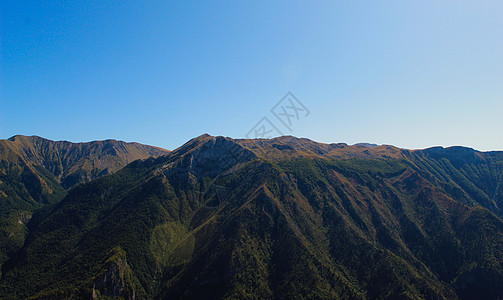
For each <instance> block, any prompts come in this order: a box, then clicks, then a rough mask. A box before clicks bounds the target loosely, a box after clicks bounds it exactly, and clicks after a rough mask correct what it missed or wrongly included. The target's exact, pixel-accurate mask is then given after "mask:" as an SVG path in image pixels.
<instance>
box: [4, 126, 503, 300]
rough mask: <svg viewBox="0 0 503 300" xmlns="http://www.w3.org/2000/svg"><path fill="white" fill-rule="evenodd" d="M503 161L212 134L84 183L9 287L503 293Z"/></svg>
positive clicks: (64, 294) (238, 294)
mask: <svg viewBox="0 0 503 300" xmlns="http://www.w3.org/2000/svg"><path fill="white" fill-rule="evenodd" d="M502 163H503V156H502V154H501V153H499V152H494V153H481V152H477V151H474V150H471V149H467V148H448V149H443V148H435V149H427V150H419V151H409V150H404V149H398V148H395V147H392V146H377V147H372V148H369V147H365V146H347V145H345V144H330V145H328V144H320V143H315V142H313V141H310V140H307V139H297V138H293V137H281V138H277V139H272V140H232V139H229V138H223V137H212V136H208V135H203V136H201V137H198V138H196V139H193V140H191V141H189V142H188V143H186V144H185V145H183V146H182V147H180V148H179V149H177V150H175V151H173V152H171V153H170V154H169V155H166V156H162V157H158V158H150V159H147V160H144V161H137V162H134V163H131V164H129V165H128V166H127V167H125V168H124V169H122V170H120V171H118V172H116V173H115V174H113V175H111V176H106V177H103V178H98V179H96V180H93V181H91V182H89V183H87V184H83V185H80V186H78V187H76V188H74V189H73V190H71V191H70V193H69V194H68V196H66V197H65V199H64V200H62V201H61V202H60V203H58V204H57V205H56V206H55V207H54V209H52V210H51V211H50V212H49V213H48V214H47V216H46V217H44V218H41V219H39V220H37V226H36V227H35V229H34V231H33V232H31V233H30V234H29V236H28V237H27V240H26V243H25V245H24V247H23V248H22V249H21V250H20V251H19V252H18V253H17V256H16V257H14V258H13V259H11V260H10V261H9V263H8V264H7V266H6V267H5V268H4V275H3V277H2V281H1V285H0V286H1V287H0V293H1V294H3V295H6V298H7V299H9V298H12V299H15V298H23V297H30V296H31V297H34V298H40V297H50V298H69V297H74V298H83V297H90V296H96V297H101V296H119V297H122V298H128V299H132V298H135V297H136V298H141V299H143V298H163V299H164V298H165V299H171V298H174V299H195V298H196V299H201V298H212V299H213V298H228V299H230V298H277V299H290V298H306V299H307V298H309V299H338V298H341V299H376V298H394V299H395V298H396V299H453V298H462V299H477V298H478V299H480V298H484V299H495V298H497V297H498V296H499V297H502V296H503V295H502V290H503V289H502V287H503V265H502V264H503V221H502V220H501V219H500V217H498V215H499V214H500V212H499V207H500V203H501V195H500V187H501V183H502V177H501V175H502V172H501V166H502ZM106 274H108V275H107V276H105V275H106Z"/></svg>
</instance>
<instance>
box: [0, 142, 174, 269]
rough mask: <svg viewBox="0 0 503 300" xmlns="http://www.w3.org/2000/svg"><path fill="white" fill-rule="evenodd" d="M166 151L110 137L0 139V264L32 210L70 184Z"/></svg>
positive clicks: (23, 230)
mask: <svg viewBox="0 0 503 300" xmlns="http://www.w3.org/2000/svg"><path fill="white" fill-rule="evenodd" d="M165 153H168V151H166V150H163V149H159V148H155V147H151V146H147V145H142V144H138V143H125V142H121V141H115V140H107V141H97V142H89V143H70V142H64V141H59V142H55V141H51V140H47V139H43V138H40V137H36V136H31V137H28V136H14V137H12V138H10V139H8V140H0V265H2V264H3V262H4V261H5V260H6V259H7V258H8V256H9V255H10V254H12V253H13V252H15V251H16V250H17V249H19V247H21V246H22V245H23V242H24V238H25V235H26V233H27V229H28V228H27V224H28V222H29V220H30V218H31V217H32V215H33V213H34V212H35V211H36V210H37V209H40V208H42V207H44V206H45V205H47V204H52V203H57V202H58V201H60V200H61V199H63V197H64V196H65V195H66V193H67V191H68V190H69V189H71V188H72V187H74V186H76V185H78V184H80V183H83V182H89V181H91V180H92V179H95V178H98V177H101V176H103V175H107V174H110V173H113V172H116V171H117V170H119V169H121V168H123V167H124V166H126V165H127V164H128V163H130V162H132V161H134V160H137V159H145V158H148V157H151V156H158V155H161V154H165Z"/></svg>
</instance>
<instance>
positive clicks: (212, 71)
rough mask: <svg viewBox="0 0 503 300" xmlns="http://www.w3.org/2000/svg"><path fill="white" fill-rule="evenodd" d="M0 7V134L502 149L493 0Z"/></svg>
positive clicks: (168, 143) (502, 44)
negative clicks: (289, 138)
mask: <svg viewBox="0 0 503 300" xmlns="http://www.w3.org/2000/svg"><path fill="white" fill-rule="evenodd" d="M0 14H1V15H0V18H1V28H0V138H8V137H10V136H12V135H15V134H24V135H39V136H42V137H46V138H49V139H54V140H70V141H74V142H78V141H90V140H98V139H107V138H114V139H120V140H126V141H138V142H142V143H147V144H152V145H156V146H160V147H164V148H168V149H174V148H176V147H178V146H180V145H181V144H182V143H184V142H185V141H187V140H188V139H190V138H192V137H195V136H198V135H200V134H202V133H206V132H207V133H209V134H212V135H224V136H231V137H235V138H241V137H245V136H246V135H247V133H249V132H250V130H251V129H252V128H253V127H254V126H255V125H256V124H257V122H259V121H260V120H262V121H263V123H262V125H263V124H264V122H265V121H264V120H263V119H262V118H263V117H265V118H266V121H269V123H267V122H266V123H265V124H266V125H270V124H272V125H274V126H275V127H276V129H277V131H280V132H281V133H282V134H291V135H295V136H299V137H308V138H310V139H313V140H316V141H321V142H346V143H349V144H353V143H357V142H370V143H377V144H393V145H396V146H399V147H404V148H425V147H430V146H436V145H443V146H449V145H465V146H470V147H474V148H476V149H480V150H495V149H499V150H503V138H502V132H503V117H502V114H503V18H502V17H501V16H502V14H503V1H501V0H494V1H460V0H456V1H454V0H446V1H403V0H400V1H398V0H397V1H316V2H315V1H309V2H308V1H227V2H222V1H208V2H202V1H87V0H86V1H66V0H65V1H63V0H62V1H41V0H36V1H22V0H16V1H7V0H6V1H1V2H0ZM288 91H291V92H292V93H293V95H295V97H296V98H297V99H298V100H299V101H300V103H302V104H303V105H304V108H305V109H304V110H303V111H297V113H299V118H298V119H297V116H295V117H291V118H290V121H291V124H287V122H285V124H287V125H289V126H288V128H287V127H286V126H285V124H283V123H281V122H280V120H279V119H278V118H277V117H276V116H275V115H274V114H273V112H272V111H271V109H272V108H273V107H274V106H275V105H276V104H277V103H278V102H279V101H280V100H281V99H282V97H283V96H284V95H285V94H286V93H287V92H288ZM287 100H288V99H287ZM285 101H286V100H285ZM282 103H283V104H284V103H285V102H282ZM295 103H296V104H298V102H295ZM283 104H280V106H277V107H276V108H280V107H282V106H284V105H283ZM284 107H286V109H287V110H288V106H284ZM307 110H308V111H309V114H308V115H307V116H306V114H307ZM294 112H295V111H293V110H291V111H290V114H291V115H295V114H294ZM279 116H280V118H281V116H284V115H279ZM283 120H285V119H283ZM260 126H261V125H260V124H259V126H258V127H260ZM256 128H257V127H255V129H256ZM253 132H255V131H253Z"/></svg>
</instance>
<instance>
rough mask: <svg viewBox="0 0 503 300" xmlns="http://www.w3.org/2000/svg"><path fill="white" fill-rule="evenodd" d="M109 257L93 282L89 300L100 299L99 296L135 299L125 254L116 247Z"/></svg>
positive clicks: (133, 285)
mask: <svg viewBox="0 0 503 300" xmlns="http://www.w3.org/2000/svg"><path fill="white" fill-rule="evenodd" d="M110 253H111V256H110V257H109V258H108V259H107V260H106V261H105V266H104V269H103V271H102V272H101V274H100V275H98V276H97V277H96V279H95V280H94V285H93V288H92V290H91V299H100V296H108V297H121V298H124V299H128V300H134V299H135V294H136V293H135V290H136V288H135V284H134V276H133V272H132V270H131V268H130V267H129V265H128V263H127V260H126V253H125V252H124V251H123V250H122V249H121V248H120V247H116V248H114V249H113V250H112V251H111V252H110Z"/></svg>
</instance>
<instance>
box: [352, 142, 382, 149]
mask: <svg viewBox="0 0 503 300" xmlns="http://www.w3.org/2000/svg"><path fill="white" fill-rule="evenodd" d="M354 146H362V147H367V148H374V147H377V146H379V145H377V144H370V143H356V144H354Z"/></svg>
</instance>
